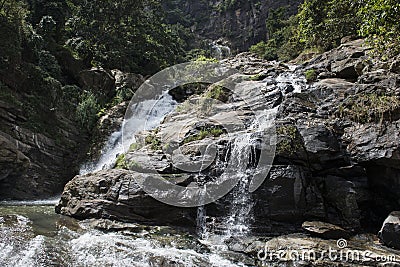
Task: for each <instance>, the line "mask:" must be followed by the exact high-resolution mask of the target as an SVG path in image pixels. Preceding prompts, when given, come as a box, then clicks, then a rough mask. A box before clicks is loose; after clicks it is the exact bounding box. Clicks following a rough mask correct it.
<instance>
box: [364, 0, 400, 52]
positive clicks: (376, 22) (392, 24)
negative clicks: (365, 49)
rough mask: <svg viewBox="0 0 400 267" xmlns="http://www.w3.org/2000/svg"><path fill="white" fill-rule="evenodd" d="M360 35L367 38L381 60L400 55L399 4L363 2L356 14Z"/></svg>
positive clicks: (379, 0) (377, 0)
mask: <svg viewBox="0 0 400 267" xmlns="http://www.w3.org/2000/svg"><path fill="white" fill-rule="evenodd" d="M358 15H359V17H360V18H361V21H362V23H361V27H360V31H359V32H360V34H361V35H362V36H364V37H367V39H368V41H369V43H370V44H372V46H373V47H374V48H375V52H376V53H377V54H379V55H381V57H382V58H383V59H389V58H391V57H393V56H394V55H397V54H399V53H400V3H399V1H397V0H365V1H363V5H362V6H361V8H360V9H359V12H358Z"/></svg>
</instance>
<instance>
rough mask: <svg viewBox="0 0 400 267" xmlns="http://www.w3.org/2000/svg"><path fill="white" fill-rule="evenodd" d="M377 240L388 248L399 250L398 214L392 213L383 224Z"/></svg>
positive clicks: (399, 221)
mask: <svg viewBox="0 0 400 267" xmlns="http://www.w3.org/2000/svg"><path fill="white" fill-rule="evenodd" d="M378 236H379V239H380V240H381V242H382V243H383V244H385V245H387V246H389V247H393V248H396V249H400V212H399V211H394V212H392V213H390V215H389V216H388V217H387V218H386V220H385V221H384V222H383V225H382V228H381V230H380V231H379V234H378Z"/></svg>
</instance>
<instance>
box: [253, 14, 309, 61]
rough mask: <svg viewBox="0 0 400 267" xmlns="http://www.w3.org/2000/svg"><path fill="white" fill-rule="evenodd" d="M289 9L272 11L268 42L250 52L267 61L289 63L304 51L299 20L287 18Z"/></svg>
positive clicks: (268, 22) (267, 23)
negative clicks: (300, 40) (298, 26)
mask: <svg viewBox="0 0 400 267" xmlns="http://www.w3.org/2000/svg"><path fill="white" fill-rule="evenodd" d="M286 10H287V8H285V7H282V8H279V9H276V10H271V11H270V13H269V16H268V19H267V20H266V26H267V30H268V36H269V37H268V41H266V42H264V41H262V42H260V43H258V44H256V45H253V46H252V47H250V52H252V53H255V54H256V55H258V56H259V57H261V58H264V59H266V60H278V59H279V60H282V61H288V60H290V59H293V58H295V57H296V56H298V55H299V54H300V52H301V51H302V50H303V45H302V44H301V43H300V42H299V41H298V29H297V24H298V21H297V20H298V19H297V17H296V16H292V17H290V18H289V19H288V18H287V15H286V12H287V11H286Z"/></svg>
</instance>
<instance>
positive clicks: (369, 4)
mask: <svg viewBox="0 0 400 267" xmlns="http://www.w3.org/2000/svg"><path fill="white" fill-rule="evenodd" d="M285 10H286V9H285V8H280V9H277V10H272V11H270V12H269V16H268V19H267V21H266V25H267V29H268V32H269V38H268V40H267V41H266V42H265V41H263V42H261V43H258V44H256V45H254V46H252V47H251V48H250V51H252V52H254V53H256V54H258V55H259V56H261V57H263V58H265V59H268V60H275V59H279V60H290V59H293V58H295V57H296V56H298V55H299V54H300V53H302V52H303V53H308V52H321V51H327V50H329V49H332V48H334V47H337V46H338V45H340V41H341V39H342V38H343V37H346V36H360V37H364V38H366V39H367V41H368V42H369V43H370V44H371V45H372V46H373V48H374V52H375V53H376V54H377V55H379V56H381V57H382V59H388V58H389V57H392V56H393V55H396V54H398V53H399V52H400V49H399V47H400V37H399V36H400V35H399V33H400V26H399V25H400V24H399V21H400V4H399V3H398V2H397V1H394V0H378V1H376V0H358V1H351V0H322V1H320V0H306V1H305V2H304V3H303V4H302V5H301V6H300V8H299V12H298V14H297V15H294V16H292V17H290V18H288V16H287V12H285Z"/></svg>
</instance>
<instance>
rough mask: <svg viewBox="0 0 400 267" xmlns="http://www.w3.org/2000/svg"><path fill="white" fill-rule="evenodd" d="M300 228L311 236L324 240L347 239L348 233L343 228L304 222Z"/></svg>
mask: <svg viewBox="0 0 400 267" xmlns="http://www.w3.org/2000/svg"><path fill="white" fill-rule="evenodd" d="M302 228H303V229H304V230H306V231H307V232H308V233H310V234H311V235H313V236H317V237H321V238H324V239H336V240H337V239H340V238H348V237H349V236H350V235H349V233H348V232H347V231H346V230H344V229H343V228H341V227H339V226H337V225H334V224H330V223H325V222H318V221H314V222H309V221H307V222H304V223H303V224H302Z"/></svg>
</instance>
